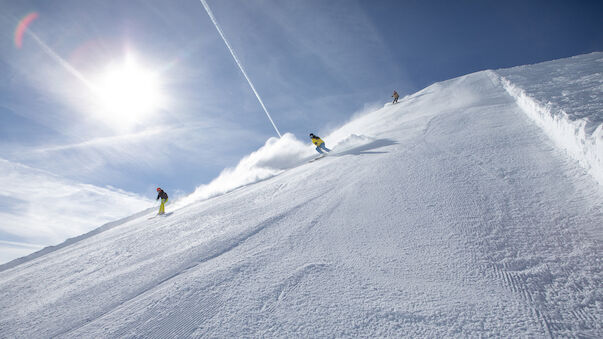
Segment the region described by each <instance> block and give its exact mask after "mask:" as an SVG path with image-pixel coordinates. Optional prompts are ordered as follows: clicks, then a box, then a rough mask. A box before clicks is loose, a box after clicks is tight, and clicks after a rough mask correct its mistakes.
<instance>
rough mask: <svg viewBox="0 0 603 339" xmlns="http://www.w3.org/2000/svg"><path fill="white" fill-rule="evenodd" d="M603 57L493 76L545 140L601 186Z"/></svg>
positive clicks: (589, 56)
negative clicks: (564, 152)
mask: <svg viewBox="0 0 603 339" xmlns="http://www.w3.org/2000/svg"><path fill="white" fill-rule="evenodd" d="M601 70H603V53H601V52H595V53H590V54H585V55H578V56H575V57H571V58H566V59H559V60H553V61H548V62H543V63H539V64H536V65H527V66H518V67H513V68H508V69H503V70H498V71H496V72H490V73H491V75H492V76H493V77H497V78H498V79H499V81H500V82H501V84H502V85H503V87H504V88H505V90H506V91H507V92H508V93H509V94H510V95H511V96H512V97H513V98H514V99H515V100H516V102H517V104H518V105H519V106H520V107H521V108H522V110H523V111H524V112H525V113H526V114H527V115H528V117H529V118H530V119H532V120H533V121H534V122H535V123H536V124H537V125H538V126H539V127H541V128H542V129H543V131H544V132H545V133H546V135H547V136H548V137H549V138H550V139H552V140H553V142H554V143H555V144H556V145H557V146H558V147H559V148H561V149H563V150H565V151H566V152H567V153H568V154H569V156H570V157H572V158H573V159H575V160H577V161H578V162H579V163H580V165H581V166H582V167H583V168H585V169H586V170H587V172H589V173H590V174H591V175H592V176H593V177H594V178H595V180H597V181H598V182H599V184H601V185H603V101H602V100H601V93H602V91H603V73H602V71H601Z"/></svg>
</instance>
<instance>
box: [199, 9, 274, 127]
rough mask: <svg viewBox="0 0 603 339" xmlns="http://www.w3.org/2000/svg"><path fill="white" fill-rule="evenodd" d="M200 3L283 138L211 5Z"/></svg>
mask: <svg viewBox="0 0 603 339" xmlns="http://www.w3.org/2000/svg"><path fill="white" fill-rule="evenodd" d="M200 1H201V4H203V7H204V8H205V11H206V12H207V15H209V18H210V19H211V22H213V24H214V26H215V27H216V29H217V30H218V33H219V34H220V36H221V37H222V40H223V41H224V43H225V44H226V47H228V50H229V51H230V54H231V55H232V57H233V59H234V61H235V62H236V63H237V66H239V69H240V70H241V73H243V75H244V76H245V79H247V83H249V86H250V87H251V90H252V91H253V93H254V94H255V97H256V98H257V99H258V101H259V102H260V105H262V108H263V109H264V112H266V116H267V117H268V119H269V120H270V122H271V123H272V126H273V127H274V130H275V131H276V134H278V136H279V138H280V137H282V135H281V132H279V130H278V128H277V127H276V125H275V124H274V121H273V120H272V117H271V116H270V113H268V109H266V106H265V105H264V102H263V101H262V98H260V95H259V94H258V91H256V90H255V86H253V83H252V82H251V79H249V76H248V75H247V72H245V69H243V65H242V64H241V62H240V61H239V58H237V55H236V54H235V52H234V50H233V49H232V47H231V46H230V44H229V43H228V40H226V37H225V36H224V33H223V32H222V29H221V28H220V26H219V25H218V22H217V21H216V18H215V17H214V13H213V12H212V11H211V9H210V8H209V5H208V4H207V1H206V0H200Z"/></svg>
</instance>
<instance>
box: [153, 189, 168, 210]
mask: <svg viewBox="0 0 603 339" xmlns="http://www.w3.org/2000/svg"><path fill="white" fill-rule="evenodd" d="M159 198H161V206H159V213H158V214H164V213H165V203H166V202H167V201H168V195H167V193H165V192H164V191H163V190H162V189H161V188H159V187H157V199H155V200H159Z"/></svg>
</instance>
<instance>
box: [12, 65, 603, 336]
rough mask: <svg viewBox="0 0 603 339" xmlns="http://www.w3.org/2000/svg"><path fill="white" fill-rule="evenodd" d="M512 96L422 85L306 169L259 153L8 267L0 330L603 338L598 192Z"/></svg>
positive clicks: (481, 87) (347, 129)
mask: <svg viewBox="0 0 603 339" xmlns="http://www.w3.org/2000/svg"><path fill="white" fill-rule="evenodd" d="M568 76H569V75H568ZM510 78H511V77H508V76H505V79H507V80H508V79H510ZM506 86H507V84H506V82H505V81H504V79H502V78H501V76H500V75H499V74H498V73H495V72H492V71H485V72H479V73H475V74H470V75H467V76H463V77H460V78H457V79H452V80H449V81H446V82H442V83H437V84H434V85H432V86H430V87H428V88H426V89H424V90H422V91H420V92H418V93H416V94H414V95H411V96H408V97H406V98H404V99H402V100H400V103H399V104H396V105H389V104H388V105H386V106H385V107H384V108H382V109H380V110H378V111H376V112H373V113H370V114H367V115H364V116H362V117H359V118H357V119H354V120H353V121H351V122H350V123H348V124H346V125H345V126H343V127H342V128H340V129H338V130H336V131H334V132H333V133H331V134H330V135H327V136H326V137H325V138H324V139H325V140H326V142H327V146H328V147H329V146H335V147H334V154H331V155H330V156H327V157H326V158H324V159H321V160H320V161H316V162H312V163H307V161H306V160H307V159H306V158H305V155H304V154H303V152H301V153H300V152H299V150H298V149H297V146H295V145H297V143H299V141H297V140H295V139H294V138H293V137H292V136H288V137H286V138H283V140H282V141H274V140H272V141H269V143H268V144H267V145H266V146H265V149H273V150H280V151H274V153H273V154H272V155H273V156H272V158H271V159H267V157H266V156H262V154H263V153H262V152H258V154H254V155H250V157H248V158H246V159H245V161H242V163H244V164H242V165H240V166H239V167H238V169H233V170H229V171H226V172H225V173H223V176H222V179H221V180H222V181H227V180H226V179H225V178H232V179H233V180H234V179H236V180H240V183H242V184H243V185H245V184H249V183H253V182H255V183H254V184H252V185H247V186H242V187H241V188H239V189H234V187H235V186H236V185H234V186H233V185H230V186H228V187H225V186H224V185H219V186H220V187H219V188H220V189H221V190H222V191H223V192H228V193H225V194H222V195H217V196H216V194H211V192H208V191H204V190H206V189H207V187H213V186H211V184H210V185H209V186H207V187H204V188H200V190H201V193H199V192H198V197H199V198H207V197H211V196H214V197H213V198H211V199H208V200H200V201H196V202H195V199H192V200H190V201H189V202H192V203H191V204H188V205H185V206H178V208H177V209H174V207H175V206H171V209H172V211H173V214H171V215H169V216H167V217H155V218H152V219H148V217H149V216H150V214H149V215H145V216H142V217H139V218H133V219H131V220H127V221H125V222H123V223H122V224H118V225H112V227H110V228H108V229H106V230H104V231H103V232H98V233H96V234H94V235H91V236H89V237H84V238H82V239H81V240H79V241H77V242H75V243H72V244H70V245H68V246H65V247H62V248H60V249H58V250H56V251H53V252H50V253H46V254H45V255H42V256H40V257H37V258H35V259H32V260H29V261H24V262H22V263H21V264H20V265H18V266H14V267H10V268H7V269H5V270H4V271H2V272H0V308H1V309H2V310H3V311H2V313H1V316H0V337H6V338H36V337H40V338H42V337H53V338H81V337H94V338H102V337H107V338H114V337H145V338H146V337H150V338H152V337H156V338H165V337H291V336H296V337H352V336H354V337H356V336H370V337H383V336H389V337H444V336H460V337H468V336H470V337H478V336H502V337H546V336H561V335H571V336H584V337H601V336H603V328H602V325H601V323H602V321H601V320H602V319H601V314H602V313H603V312H602V310H603V304H602V295H601V293H602V291H601V288H600V287H601V286H602V283H603V276H602V272H601V264H600V260H601V257H600V253H601V249H602V246H601V241H602V240H603V239H602V229H601V220H603V212H602V208H601V207H602V206H603V191H602V190H601V186H600V185H598V184H597V182H596V180H595V179H593V176H591V175H589V174H588V173H587V171H585V170H584V168H582V167H581V166H580V165H579V164H578V163H577V162H576V161H575V160H573V159H572V158H570V157H568V155H567V153H566V152H565V151H564V150H562V149H560V148H558V147H556V146H555V144H554V143H553V142H552V141H551V140H550V139H549V137H548V136H547V135H546V134H545V133H544V132H543V130H542V129H541V128H540V127H538V126H537V125H535V124H534V123H533V121H532V120H531V119H530V118H528V116H527V115H526V112H525V111H524V110H523V109H522V107H521V106H520V105H518V103H517V101H516V97H514V96H512V95H510V94H509V93H508V91H507V89H506ZM287 145H292V146H291V147H292V148H294V152H293V153H294V155H293V156H292V157H291V158H289V159H288V160H287V157H286V154H287V148H288V147H286V146H287ZM283 152H284V153H283ZM260 153H261V154H260ZM268 153H270V152H268ZM292 159H293V160H292ZM294 165H295V166H294ZM241 168H247V170H248V171H249V173H251V174H250V175H247V176H245V175H241V173H242V170H241ZM215 189H216V190H217V189H218V188H215ZM169 209H170V206H168V211H169Z"/></svg>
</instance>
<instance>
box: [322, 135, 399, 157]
mask: <svg viewBox="0 0 603 339" xmlns="http://www.w3.org/2000/svg"><path fill="white" fill-rule="evenodd" d="M395 144H397V142H396V141H394V140H391V139H377V140H375V141H372V142H370V143H368V144H365V145H361V146H358V147H354V148H351V149H349V150H346V151H343V152H340V153H337V154H334V155H335V156H342V155H348V154H352V155H361V154H384V153H387V152H375V151H371V150H374V149H377V148H381V147H385V146H390V145H395Z"/></svg>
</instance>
